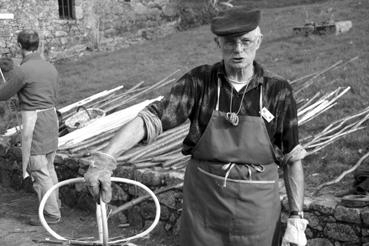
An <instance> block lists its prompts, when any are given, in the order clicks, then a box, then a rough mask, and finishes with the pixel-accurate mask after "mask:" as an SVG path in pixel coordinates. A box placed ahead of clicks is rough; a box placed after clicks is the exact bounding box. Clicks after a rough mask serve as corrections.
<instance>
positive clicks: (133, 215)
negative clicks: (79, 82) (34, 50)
mask: <svg viewBox="0 0 369 246" xmlns="http://www.w3.org/2000/svg"><path fill="white" fill-rule="evenodd" d="M0 140H2V141H0V142H3V143H4V139H0ZM5 146H6V145H5V144H0V185H2V186H11V187H13V188H15V189H25V190H28V191H30V192H32V186H31V184H30V183H28V182H24V181H22V178H21V168H20V165H21V153H20V149H19V148H18V147H11V148H6V147H5ZM55 165H56V170H57V174H58V177H59V179H60V180H65V179H69V178H74V177H76V176H80V175H81V174H83V173H84V172H85V170H86V167H84V166H82V164H80V163H79V161H78V159H71V158H66V157H65V156H62V155H57V158H56V160H55ZM114 176H116V177H123V178H129V179H133V180H136V181H139V182H141V183H143V184H145V185H146V186H148V187H149V188H151V189H152V190H154V191H159V190H162V189H163V188H167V187H171V186H172V185H174V184H178V183H181V182H182V181H183V173H176V172H170V173H163V172H155V171H153V170H149V169H138V170H136V169H133V168H132V167H127V166H120V167H118V168H117V169H116V170H115V172H114ZM60 194H61V199H62V202H63V203H64V204H66V205H67V206H70V207H77V208H81V209H88V210H91V211H93V210H94V209H95V208H94V202H93V200H92V199H91V197H90V195H89V194H88V192H87V190H86V188H85V186H84V185H83V184H80V185H75V186H73V187H72V186H68V187H63V188H62V189H61V190H60ZM143 194H145V192H144V191H143V190H142V189H139V188H138V189H137V188H136V187H134V186H131V185H126V184H117V183H113V199H112V202H111V204H112V205H114V206H119V205H122V204H123V203H126V202H128V201H132V200H133V199H135V198H137V197H138V196H140V195H143ZM145 195H146V194H145ZM158 199H159V201H160V204H161V217H160V222H159V224H158V226H157V227H156V228H155V230H154V232H153V233H159V234H160V233H165V234H170V235H174V236H176V235H178V231H179V229H180V228H179V221H180V216H181V209H182V201H183V200H182V189H181V188H178V187H177V188H175V189H171V190H169V191H166V192H164V193H161V194H160V195H158ZM281 201H282V205H283V206H282V222H283V224H284V225H285V223H286V220H287V217H288V216H287V211H288V205H287V199H286V197H285V196H284V195H281ZM304 212H305V217H306V218H307V219H308V220H309V225H308V228H307V230H306V235H307V237H308V245H310V246H359V245H365V246H369V207H362V208H349V207H345V206H343V205H342V204H341V201H340V198H337V197H333V196H320V197H313V198H312V197H306V198H305V203H304ZM154 213H155V205H154V203H153V202H152V201H150V200H146V201H144V202H142V203H139V204H136V205H135V206H133V207H131V208H130V209H129V210H126V211H124V212H122V213H120V214H119V215H118V216H114V217H117V218H116V219H117V220H119V221H118V223H120V224H123V223H128V224H130V225H131V226H134V227H136V228H140V229H142V228H143V227H148V226H149V225H151V223H152V221H153V219H154V217H155V214H154Z"/></svg>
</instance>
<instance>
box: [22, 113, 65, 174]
mask: <svg viewBox="0 0 369 246" xmlns="http://www.w3.org/2000/svg"><path fill="white" fill-rule="evenodd" d="M21 115H22V171H23V178H26V177H27V176H29V174H28V172H27V167H28V163H29V158H30V156H31V155H43V154H48V153H50V152H53V151H56V150H57V148H58V131H59V125H58V118H57V115H56V110H55V107H51V108H47V109H39V110H30V111H21Z"/></svg>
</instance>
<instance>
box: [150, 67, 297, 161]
mask: <svg viewBox="0 0 369 246" xmlns="http://www.w3.org/2000/svg"><path fill="white" fill-rule="evenodd" d="M218 78H219V79H220V80H221V82H222V83H221V84H222V86H221V89H220V96H219V110H220V111H223V112H229V111H230V110H231V111H232V112H237V111H238V109H239V107H240V112H239V115H249V116H259V115H260V114H259V99H260V89H261V88H263V92H262V94H263V105H262V106H263V107H266V108H267V109H268V110H269V111H270V112H271V113H272V114H273V115H274V116H275V118H274V119H273V120H272V121H271V122H269V123H268V122H267V121H264V122H265V124H266V128H267V131H268V134H269V137H270V140H271V143H272V144H273V145H274V147H275V150H276V154H277V157H279V156H281V155H285V154H287V153H289V152H290V151H291V150H292V149H293V148H294V147H296V146H297V145H298V144H299V139H298V124H297V108H296V102H295V99H294V97H293V93H292V87H291V86H290V84H289V83H288V82H287V81H286V80H283V79H281V78H277V77H275V76H270V75H267V74H266V73H264V70H263V68H262V67H261V66H260V65H259V64H258V63H256V62H254V77H253V78H252V80H251V81H250V84H249V86H248V87H247V88H246V87H244V88H242V89H241V90H240V91H239V92H237V91H236V90H234V89H232V87H231V85H230V84H229V83H228V82H227V80H226V78H225V70H224V65H223V62H218V63H216V64H214V65H212V66H211V65H202V66H199V67H196V68H194V69H192V70H191V71H189V72H188V73H186V74H185V75H183V76H182V77H181V78H180V79H179V80H178V81H177V82H176V84H175V85H174V86H173V87H172V89H171V91H170V93H169V95H167V96H166V97H165V98H164V99H163V100H161V101H157V102H154V103H152V104H151V105H149V106H148V107H147V110H148V111H150V112H151V113H153V114H154V115H156V116H157V117H158V118H159V119H160V120H161V123H162V129H163V130H164V131H165V130H167V129H170V128H173V127H176V126H178V125H180V124H182V123H184V122H185V121H186V120H187V119H189V120H190V122H191V125H190V130H189V133H188V135H187V136H186V138H185V139H184V141H183V154H190V153H191V150H192V148H193V147H194V146H195V145H196V144H197V142H198V141H199V139H200V137H201V135H202V134H203V132H204V131H205V128H206V126H207V125H208V122H209V120H210V117H211V114H212V112H213V110H214V109H215V107H216V103H217V81H218ZM245 89H247V91H246V94H245V96H244V99H243V101H242V102H241V99H242V94H243V93H244V90H245ZM232 93H233V96H232V105H230V102H231V94H232Z"/></svg>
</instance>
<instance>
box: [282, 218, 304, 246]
mask: <svg viewBox="0 0 369 246" xmlns="http://www.w3.org/2000/svg"><path fill="white" fill-rule="evenodd" d="M307 224H309V222H308V221H307V220H306V219H300V218H288V220H287V228H286V232H285V233H284V236H283V239H282V246H289V245H298V246H304V245H306V244H307V239H306V236H305V229H306V226H307Z"/></svg>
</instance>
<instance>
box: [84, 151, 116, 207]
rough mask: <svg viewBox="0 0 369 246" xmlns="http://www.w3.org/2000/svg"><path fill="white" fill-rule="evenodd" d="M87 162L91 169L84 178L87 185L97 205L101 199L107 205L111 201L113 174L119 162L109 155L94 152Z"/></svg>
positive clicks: (85, 160)
mask: <svg viewBox="0 0 369 246" xmlns="http://www.w3.org/2000/svg"><path fill="white" fill-rule="evenodd" d="M83 162H87V163H88V165H89V168H88V170H87V172H86V173H85V175H84V177H85V180H86V185H87V188H88V190H89V191H90V193H91V195H92V196H93V197H94V199H95V201H96V202H97V203H99V202H100V195H101V199H102V201H103V202H105V203H109V202H110V200H111V196H112V195H111V180H110V177H111V174H112V173H113V172H112V171H113V170H114V169H115V168H116V166H117V162H116V160H115V158H114V157H113V156H111V155H109V154H106V153H104V152H101V151H97V152H93V153H91V155H90V156H89V157H87V158H85V159H84V160H83Z"/></svg>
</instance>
